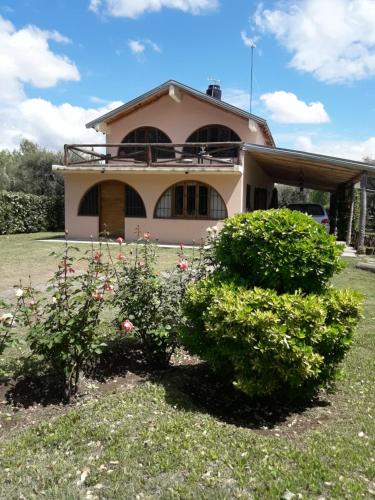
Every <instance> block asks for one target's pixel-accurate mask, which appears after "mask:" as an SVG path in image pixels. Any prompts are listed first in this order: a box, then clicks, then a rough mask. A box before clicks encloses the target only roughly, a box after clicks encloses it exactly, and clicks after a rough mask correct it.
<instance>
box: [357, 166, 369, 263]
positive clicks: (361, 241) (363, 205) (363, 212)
mask: <svg viewBox="0 0 375 500" xmlns="http://www.w3.org/2000/svg"><path fill="white" fill-rule="evenodd" d="M366 188H367V172H362V175H361V202H360V216H359V236H358V253H365V235H366V217H367V191H366Z"/></svg>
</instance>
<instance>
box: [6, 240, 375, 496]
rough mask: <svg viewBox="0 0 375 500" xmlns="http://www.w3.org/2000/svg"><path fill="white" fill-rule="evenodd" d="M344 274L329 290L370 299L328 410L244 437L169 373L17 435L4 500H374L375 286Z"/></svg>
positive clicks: (361, 275)
mask: <svg viewBox="0 0 375 500" xmlns="http://www.w3.org/2000/svg"><path fill="white" fill-rule="evenodd" d="M29 244H30V253H31V254H34V252H35V254H34V255H37V254H38V251H37V250H36V249H34V248H33V245H34V244H35V245H39V244H37V243H35V242H32V240H30V243H29ZM0 245H1V246H0V248H1V250H0V254H1V253H2V252H3V246H2V241H1V243H0ZM40 245H44V244H40ZM47 246H48V245H47ZM38 248H40V249H42V247H39V246H38ZM43 248H44V247H43ZM20 251H23V250H20ZM42 251H43V252H44V250H42ZM26 254H27V252H26ZM165 255H168V258H167V260H168V259H170V261H171V262H174V252H173V251H172V253H171V254H170V253H169V252H168V253H166V254H165ZM171 255H172V256H171ZM9 258H11V257H10V256H9ZM348 263H349V265H348V267H347V269H345V270H344V271H343V272H342V273H341V274H340V275H339V276H338V277H337V278H336V279H335V280H334V281H335V285H336V286H339V287H349V286H350V287H352V288H355V289H357V290H359V291H361V292H362V293H363V294H365V296H366V311H365V314H366V317H365V319H364V320H363V322H362V323H361V326H360V329H359V332H358V335H357V338H356V342H355V345H354V347H353V349H352V350H351V352H350V354H349V355H348V357H347V358H346V360H345V363H344V365H343V376H342V380H340V381H339V383H338V386H337V390H336V393H335V394H333V395H325V396H324V400H325V401H327V403H329V404H327V405H326V406H322V405H321V406H317V407H312V408H308V409H304V410H303V411H301V412H294V413H292V414H290V415H289V416H288V417H286V420H285V421H284V420H283V419H282V418H280V421H279V422H277V423H276V425H275V427H274V428H271V426H270V425H267V423H265V425H267V427H268V428H267V429H265V428H262V427H261V426H260V427H259V425H258V422H255V420H254V422H253V421H251V420H249V421H248V422H241V425H240V424H239V423H238V422H237V424H236V419H233V420H232V421H231V420H230V419H229V418H218V417H217V416H215V414H214V413H213V412H212V411H210V408H209V407H203V406H202V405H201V404H198V402H197V399H196V398H194V396H193V395H192V393H191V392H190V391H189V390H188V388H186V387H185V386H184V384H175V383H174V382H173V377H176V370H177V373H178V369H175V370H174V372H173V373H174V375H173V377H172V376H169V375H168V374H166V375H164V377H161V378H160V379H156V380H155V381H153V382H147V383H145V384H142V385H138V386H136V387H134V388H132V389H125V390H123V391H121V392H118V393H116V394H110V395H106V396H102V397H100V398H99V399H97V400H93V401H89V402H86V403H83V404H82V405H81V406H78V407H76V408H75V409H72V410H68V411H67V413H66V414H65V415H63V416H59V417H57V418H49V419H46V420H45V421H43V422H41V423H39V424H36V425H34V426H31V427H30V428H29V429H28V430H24V431H13V432H12V434H11V435H10V436H8V437H6V438H4V439H3V441H2V442H1V443H0V467H1V469H0V470H1V471H2V473H1V475H0V498H7V499H12V498H22V497H23V498H27V499H29V498H49V499H50V498H51V499H55V498H56V499H71V498H118V499H123V498H194V499H195V498H214V499H217V498H228V499H229V498H256V499H267V498H276V499H277V498H281V497H282V496H283V495H284V494H285V493H286V492H288V491H289V492H292V493H294V494H295V495H298V494H300V495H302V497H303V498H318V497H319V496H322V497H325V498H327V499H328V498H337V499H343V498H348V499H352V498H372V497H374V495H375V482H374V479H375V390H374V387H375V336H374V334H375V328H374V319H375V275H373V274H371V273H366V272H365V271H360V270H357V269H355V268H354V264H355V260H353V259H351V260H348ZM12 272H13V273H15V272H16V270H14V271H12ZM216 396H217V398H219V399H220V391H218V392H217V393H216ZM218 403H219V404H218V406H219V407H220V400H219V402H218ZM252 427H255V429H253V428H252ZM256 427H259V428H258V429H256ZM81 479H82V481H80V480H81ZM294 498H298V497H297V496H296V497H294Z"/></svg>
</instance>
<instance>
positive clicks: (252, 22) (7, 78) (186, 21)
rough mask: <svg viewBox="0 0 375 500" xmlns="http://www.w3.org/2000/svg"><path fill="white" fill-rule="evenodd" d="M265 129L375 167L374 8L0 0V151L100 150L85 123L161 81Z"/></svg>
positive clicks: (358, 2) (313, 3)
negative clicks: (216, 95)
mask: <svg viewBox="0 0 375 500" xmlns="http://www.w3.org/2000/svg"><path fill="white" fill-rule="evenodd" d="M253 44H255V45H256V47H255V48H254V49H253V55H254V80H253V102H252V112H253V113H254V114H256V115H258V116H261V117H262V118H265V119H266V120H267V121H268V124H269V126H270V129H271V131H272V134H273V136H274V139H275V142H276V145H277V146H279V147H285V148H292V149H299V150H304V151H311V152H315V153H321V154H328V155H333V156H340V157H346V158H351V159H355V160H362V159H363V158H364V157H372V158H375V127H374V123H375V92H374V90H375V85H374V84H375V0H285V1H283V0H281V1H275V0H264V1H262V2H260V1H255V0H53V1H51V0H0V125H1V131H2V133H1V134H0V149H10V150H12V149H14V148H17V146H18V145H19V143H20V141H21V140H22V138H27V139H29V140H32V141H35V142H37V143H39V144H40V145H41V146H44V147H46V148H49V149H55V150H57V149H61V148H62V146H63V144H64V143H83V142H99V141H102V140H103V136H101V135H100V134H98V133H97V132H95V131H94V130H92V129H91V130H88V129H86V128H85V123H87V122H88V121H90V120H93V119H94V118H96V117H98V116H100V115H101V114H103V113H105V112H107V111H109V110H111V109H113V108H115V107H117V106H119V105H120V104H122V103H124V102H127V101H129V100H131V99H133V98H135V97H137V96H139V95H141V94H142V93H144V92H147V91H148V90H150V89H152V88H154V87H156V86H158V85H160V84H161V83H163V82H165V81H166V80H169V79H174V80H177V81H180V82H182V83H184V84H186V85H189V86H191V87H194V88H196V89H198V90H201V91H205V90H206V88H207V85H208V84H209V83H210V79H217V80H219V81H220V85H221V88H222V90H223V100H225V101H227V102H230V103H231V104H234V105H236V106H238V107H241V108H243V109H246V110H248V109H249V102H250V61H251V51H252V49H251V46H252V45H253Z"/></svg>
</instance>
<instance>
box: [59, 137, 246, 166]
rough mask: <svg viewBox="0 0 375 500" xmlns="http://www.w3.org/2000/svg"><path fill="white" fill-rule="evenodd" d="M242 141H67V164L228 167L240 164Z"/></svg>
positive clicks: (65, 150) (65, 153) (65, 154)
mask: <svg viewBox="0 0 375 500" xmlns="http://www.w3.org/2000/svg"><path fill="white" fill-rule="evenodd" d="M242 146H243V143H242V142H189V143H184V144H174V143H163V144H162V143H146V144H145V143H126V144H124V143H120V144H66V145H65V146H64V165H65V166H67V167H73V166H76V167H78V166H85V165H86V166H90V167H92V166H97V167H100V168H106V167H107V166H108V167H109V166H124V167H126V166H130V167H150V168H152V167H168V166H170V167H181V168H184V167H188V166H196V167H203V166H207V167H209V166H211V167H225V166H226V167H228V166H234V165H239V164H240V163H241V150H242Z"/></svg>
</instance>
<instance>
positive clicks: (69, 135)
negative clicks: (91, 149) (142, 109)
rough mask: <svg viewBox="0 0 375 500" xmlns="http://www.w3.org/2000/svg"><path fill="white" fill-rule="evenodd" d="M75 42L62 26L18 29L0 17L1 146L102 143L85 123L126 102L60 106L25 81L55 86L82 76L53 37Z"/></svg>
mask: <svg viewBox="0 0 375 500" xmlns="http://www.w3.org/2000/svg"><path fill="white" fill-rule="evenodd" d="M50 40H53V41H55V42H58V43H69V42H70V40H69V39H68V38H67V37H65V36H64V35H61V34H60V33H58V32H57V31H52V32H51V31H43V30H41V29H39V28H37V27H35V26H27V27H25V28H22V29H20V30H18V31H17V30H16V28H15V27H14V25H13V24H12V23H11V22H9V21H7V20H5V19H4V18H2V17H1V16H0V67H1V72H0V123H1V135H0V148H4V149H14V148H16V147H17V146H18V145H19V143H20V141H21V139H22V138H27V139H30V140H32V141H35V142H38V143H39V144H40V145H42V146H45V147H48V148H52V149H61V148H62V146H63V144H64V143H66V142H86V141H88V142H101V141H102V140H103V139H102V137H103V136H101V135H100V134H97V133H96V132H95V131H94V130H87V129H86V127H85V123H87V122H88V121H90V120H93V119H94V118H96V117H97V116H99V115H101V114H104V113H106V112H107V111H109V110H110V109H113V108H114V107H117V106H119V105H120V104H121V103H119V102H114V103H106V105H105V106H102V107H101V108H99V109H94V108H93V109H85V108H82V107H79V106H72V105H71V104H68V103H64V104H61V105H58V106H56V105H54V104H53V103H51V102H50V101H47V100H45V99H40V98H38V99H29V98H28V97H27V96H26V94H25V90H24V84H25V83H28V84H30V85H32V86H33V87H37V88H47V87H54V86H55V85H57V84H58V83H59V82H60V81H62V80H66V81H69V80H72V81H77V80H79V78H80V75H79V72H78V69H77V67H76V66H75V64H74V63H73V62H71V61H70V60H69V59H68V58H67V57H65V56H62V55H58V54H56V53H54V52H53V51H52V50H51V48H50V46H49V44H48V42H49V41H50Z"/></svg>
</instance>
